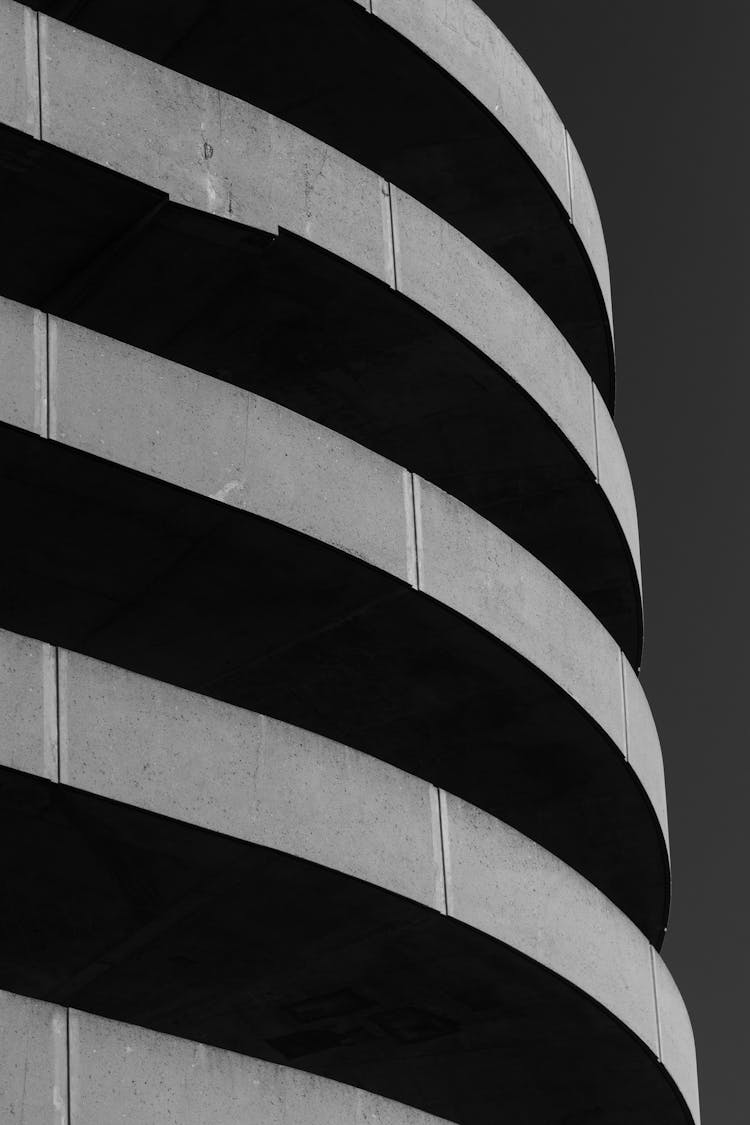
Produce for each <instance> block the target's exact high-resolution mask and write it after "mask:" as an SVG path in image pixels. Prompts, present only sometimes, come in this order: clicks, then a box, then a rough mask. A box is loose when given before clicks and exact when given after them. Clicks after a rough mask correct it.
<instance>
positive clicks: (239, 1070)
mask: <svg viewBox="0 0 750 1125" xmlns="http://www.w3.org/2000/svg"><path fill="white" fill-rule="evenodd" d="M70 1027H71V1119H72V1120H71V1125H121V1123H123V1122H127V1123H128V1125H156V1123H158V1125H209V1123H210V1125H261V1123H262V1125H302V1123H304V1125H365V1123H369V1125H376V1123H377V1125H430V1123H432V1122H438V1121H439V1120H441V1119H439V1118H436V1117H431V1116H429V1115H428V1114H426V1113H423V1112H421V1111H420V1110H417V1109H413V1108H412V1107H411V1106H406V1105H401V1104H399V1103H398V1102H393V1101H390V1100H388V1099H387V1098H382V1097H378V1096H377V1095H375V1094H370V1093H368V1092H367V1091H365V1090H358V1089H355V1088H354V1087H352V1086H345V1085H344V1084H343V1083H339V1082H333V1081H331V1080H330V1079H327V1078H319V1077H317V1076H316V1075H314V1074H305V1073H304V1072H303V1071H300V1070H295V1069H293V1068H292V1067H286V1066H277V1065H274V1064H273V1063H267V1062H261V1061H260V1060H258V1059H253V1058H248V1057H246V1056H243V1055H237V1054H234V1053H232V1052H231V1051H222V1050H219V1049H218V1048H215V1047H206V1046H204V1045H203V1044H201V1043H191V1042H188V1041H187V1040H184V1039H176V1038H174V1037H173V1036H169V1035H160V1034H158V1033H157V1032H154V1031H147V1030H145V1029H144V1028H140V1027H133V1026H132V1025H129V1024H124V1023H116V1022H114V1021H111V1020H104V1019H100V1018H98V1017H96V1016H90V1015H87V1014H86V1013H84V1012H76V1011H71V1013H70Z"/></svg>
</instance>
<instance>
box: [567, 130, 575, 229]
mask: <svg viewBox="0 0 750 1125" xmlns="http://www.w3.org/2000/svg"><path fill="white" fill-rule="evenodd" d="M565 170H566V173H567V177H568V211H569V214H570V221H571V223H574V222H575V220H574V218H573V173H572V171H571V167H570V133H569V132H568V130H567V129H566V130H565Z"/></svg>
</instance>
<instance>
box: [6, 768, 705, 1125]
mask: <svg viewBox="0 0 750 1125" xmlns="http://www.w3.org/2000/svg"><path fill="white" fill-rule="evenodd" d="M0 813H1V814H2V815H0V841H1V843H2V847H3V850H4V851H5V853H6V854H8V853H10V852H12V853H13V854H14V856H15V857H16V858H15V861H14V863H13V864H12V865H10V867H9V869H8V871H7V891H6V894H7V895H8V898H7V900H6V901H9V902H12V903H13V909H12V910H11V911H8V912H7V915H6V918H5V922H4V925H3V927H2V932H1V933H0V987H2V988H7V989H9V990H12V991H16V992H21V993H23V994H24V995H29V996H36V997H39V998H41V999H45V1000H49V1001H52V1002H55V1003H60V1004H69V1005H71V1006H74V1007H77V1008H81V1009H84V1010H85V1011H89V1012H93V1013H95V1014H98V1015H102V1016H107V1017H110V1018H114V1019H118V1020H124V1021H126V1022H128V1023H133V1024H139V1025H142V1026H146V1027H150V1028H153V1029H154V1030H157V1031H161V1032H166V1033H168V1034H173V1035H179V1036H182V1037H185V1038H188V1039H191V1040H197V1041H200V1042H205V1043H209V1044H212V1045H215V1046H218V1047H223V1048H228V1049H230V1050H233V1051H238V1052H240V1053H243V1054H249V1055H253V1056H255V1057H258V1058H263V1059H268V1060H270V1061H272V1062H280V1063H291V1064H292V1065H293V1066H295V1067H297V1068H298V1069H301V1070H306V1071H310V1072H312V1073H315V1074H320V1075H324V1076H325V1077H328V1078H333V1079H336V1080H338V1081H341V1082H346V1083H349V1084H351V1085H354V1086H358V1087H360V1088H361V1089H365V1090H371V1091H373V1092H374V1093H377V1094H382V1095H385V1096H386V1097H389V1098H393V1099H396V1100H397V1101H400V1102H405V1103H407V1104H410V1105H414V1106H417V1107H419V1108H420V1109H423V1110H426V1111H428V1112H430V1113H434V1114H437V1115H439V1116H440V1117H443V1118H447V1119H448V1120H451V1121H455V1122H459V1123H461V1125H495V1122H497V1120H498V1116H499V1115H500V1116H503V1117H504V1116H505V1115H509V1116H510V1117H511V1118H512V1119H513V1120H523V1121H524V1122H528V1123H529V1125H568V1123H569V1122H571V1121H586V1122H594V1121H596V1122H597V1123H606V1125H687V1123H688V1122H690V1120H691V1118H690V1115H689V1113H688V1111H687V1109H686V1108H685V1105H684V1102H683V1100H682V1098H681V1096H680V1094H679V1093H678V1092H677V1089H676V1087H675V1086H674V1084H673V1082H672V1081H671V1079H670V1078H669V1077H668V1075H667V1072H666V1071H665V1070H664V1068H663V1067H662V1066H661V1065H660V1064H659V1063H658V1062H657V1060H656V1057H655V1056H654V1055H653V1054H652V1053H651V1051H650V1050H649V1049H648V1048H646V1047H645V1045H644V1044H643V1043H642V1042H641V1041H640V1040H639V1039H638V1038H637V1037H636V1036H635V1035H634V1034H633V1033H632V1032H630V1031H629V1030H627V1029H626V1028H625V1027H624V1026H623V1025H622V1024H621V1023H619V1022H618V1021H617V1020H616V1019H615V1018H614V1017H613V1016H611V1015H610V1014H608V1013H607V1012H606V1010H605V1009H604V1008H602V1007H600V1006H599V1005H598V1004H597V1003H595V1002H594V1001H593V1000H591V999H590V998H588V997H586V996H585V995H584V994H583V993H581V992H579V991H578V990H577V989H575V988H574V987H573V986H571V985H570V984H568V983H566V982H565V981H564V980H563V979H562V978H561V977H559V976H557V975H556V974H554V973H551V972H549V971H547V970H545V969H543V968H542V967H541V966H540V965H538V964H537V963H536V962H534V961H532V960H529V959H527V958H526V957H524V956H522V955H521V954H519V953H517V952H515V951H514V950H513V949H511V948H510V947H509V946H507V945H504V944H503V943H501V942H499V941H496V940H495V939H492V938H490V937H488V936H487V935H485V934H482V933H481V932H480V931H477V930H474V929H472V928H470V927H468V926H466V925H464V924H462V923H460V922H457V921H455V920H453V919H450V918H447V917H446V916H444V915H442V914H439V913H437V912H436V911H434V910H431V909H429V908H427V907H424V906H420V905H418V904H415V903H414V902H412V901H411V900H409V899H406V898H402V897H400V896H398V895H395V894H391V893H389V892H387V891H383V890H381V889H379V888H377V887H374V886H372V885H371V884H369V883H365V882H361V881H360V880H357V879H354V878H351V877H349V876H346V875H341V874H339V873H337V872H334V871H332V870H330V869H328V868H325V867H321V866H318V865H317V864H314V863H310V862H309V861H306V860H302V859H297V858H294V857H292V856H289V855H286V854H284V853H282V852H276V851H273V850H270V849H267V848H263V847H260V846H258V845H253V844H247V843H243V842H239V841H237V840H234V839H231V838H230V837H227V836H222V835H219V834H217V833H211V832H207V831H204V830H200V829H196V828H193V827H191V826H189V825H186V824H184V823H182V822H180V821H176V820H172V819H168V818H166V817H159V816H156V815H154V814H151V813H146V812H142V811H140V810H137V809H134V808H132V807H131V806H128V805H123V804H119V803H118V802H114V801H109V800H105V799H104V798H100V797H94V796H91V795H89V794H86V793H84V792H81V791H79V790H76V789H72V788H68V787H66V786H62V785H56V784H53V783H51V782H48V781H45V780H43V779H40V778H35V777H32V776H31V775H28V774H23V773H18V772H16V771H13V770H9V769H5V768H3V769H0ZM52 920H54V923H52Z"/></svg>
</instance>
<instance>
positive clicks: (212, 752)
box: [0, 633, 694, 1102]
mask: <svg viewBox="0 0 750 1125" xmlns="http://www.w3.org/2000/svg"><path fill="white" fill-rule="evenodd" d="M2 658H3V660H2V663H3V670H4V676H3V688H4V691H6V692H7V695H8V699H9V700H10V701H11V702H12V703H13V705H14V706H13V711H12V714H10V715H7V717H6V732H7V734H6V738H5V740H4V744H3V747H2V758H1V759H0V761H1V762H2V764H3V765H6V766H12V767H13V769H15V770H18V769H20V770H23V771H25V772H27V773H31V774H34V775H36V776H38V777H40V778H42V777H47V778H51V779H53V780H54V781H57V780H58V779H59V781H60V782H62V783H63V784H64V785H72V786H75V788H76V789H77V790H80V791H82V792H88V793H93V794H97V795H98V796H100V797H106V798H109V799H111V800H115V801H118V802H124V804H123V809H124V808H125V807H130V806H134V807H137V808H142V809H146V810H148V811H150V812H153V813H158V814H160V815H162V816H168V817H170V818H177V819H179V820H181V821H184V822H188V823H190V824H193V825H196V826H199V827H200V828H202V829H206V830H209V831H213V832H216V831H220V832H221V833H224V834H229V835H231V836H233V837H236V838H238V839H240V840H245V841H247V842H249V843H253V844H256V845H260V846H262V847H265V848H272V849H274V850H277V851H282V852H284V853H290V854H291V855H294V856H298V857H300V858H302V859H305V860H311V861H313V862H314V863H315V864H323V865H325V866H326V867H329V868H332V869H335V870H338V871H341V872H342V873H343V874H345V875H348V876H354V877H355V878H357V879H360V880H365V881H367V882H368V883H373V884H375V885H377V886H381V887H384V888H385V889H387V890H389V891H394V892H396V893H397V894H399V895H405V896H408V897H409V898H411V899H414V900H416V901H417V902H420V903H422V904H424V905H425V906H428V907H430V908H431V909H432V910H434V911H439V912H440V913H444V914H446V915H448V917H452V918H454V919H457V920H459V921H461V922H464V923H466V924H468V925H470V926H472V927H475V928H477V929H480V930H482V931H484V932H485V933H487V934H488V935H491V936H492V937H493V938H496V939H498V940H499V941H501V942H503V943H505V944H506V945H508V946H510V947H511V948H513V949H515V950H517V951H519V952H521V953H523V954H524V955H525V956H526V957H529V958H531V959H533V960H534V961H535V962H538V963H539V964H540V965H543V966H545V967H546V968H547V969H549V970H551V971H552V972H554V973H556V974H558V975H559V976H560V977H562V978H563V979H564V980H566V981H568V982H569V983H570V984H572V985H574V986H575V987H576V988H577V989H580V990H582V991H583V992H585V993H586V994H587V995H588V996H590V997H591V998H593V999H595V1000H596V1001H597V1002H598V1003H600V1004H602V1005H603V1006H604V1007H605V1008H607V1010H608V1011H610V1012H611V1013H612V1014H613V1015H615V1016H616V1017H617V1019H619V1020H621V1021H622V1022H623V1023H624V1024H625V1025H626V1026H627V1027H629V1028H630V1029H631V1030H632V1031H633V1032H635V1034H637V1035H638V1036H639V1037H640V1038H641V1039H642V1040H643V1041H644V1042H645V1043H646V1044H647V1045H648V1047H649V1048H650V1050H651V1051H652V1052H653V1053H654V1054H655V1055H658V1056H659V1057H660V1058H661V1060H662V1061H663V1063H664V1065H665V1066H666V1067H667V1069H668V1070H669V1071H670V1073H672V1075H673V1077H674V1078H675V1080H676V1081H678V1083H680V1085H681V1087H682V1088H683V1093H684V1094H685V1097H686V1098H687V1100H688V1101H689V1102H691V1098H692V1096H693V1095H692V1086H691V1082H694V1073H693V1072H694V1062H693V1061H691V1060H692V1054H691V1052H692V1045H691V1044H692V1040H691V1038H690V1028H689V1022H687V1017H686V1015H685V1012H684V1007H683V1006H682V1003H681V1000H680V998H679V995H678V994H677V993H676V990H675V989H674V985H673V984H672V983H671V980H670V978H669V977H668V975H665V974H666V971H665V970H664V968H663V966H661V962H660V960H659V958H658V957H656V956H655V954H654V952H653V950H651V949H650V948H649V945H648V942H647V941H646V939H645V938H643V936H642V935H641V934H640V933H639V932H638V931H637V930H636V928H635V927H634V926H633V925H632V924H631V923H630V922H628V920H627V919H626V918H624V917H623V916H622V915H621V914H620V913H619V911H617V910H616V908H615V907H614V906H613V905H612V904H611V903H610V902H608V900H607V899H605V898H604V896H602V895H601V894H600V893H598V892H597V891H595V890H594V888H593V887H591V886H590V885H589V884H587V883H586V882H585V880H583V879H582V878H581V877H580V876H578V875H577V874H576V873H575V872H573V871H572V870H571V869H570V868H568V867H567V866H566V865H565V864H563V863H561V862H560V861H559V860H557V859H555V857H553V856H551V855H549V853H547V852H545V851H544V850H543V849H542V848H540V847H538V846H537V845H535V844H533V843H532V842H531V841H530V840H528V839H526V838H525V837H523V836H522V835H521V834H520V833H518V832H516V831H514V830H513V829H511V828H509V827H508V826H507V825H504V824H502V823H501V822H499V821H497V820H495V819H494V818H492V817H490V816H488V815H487V814H486V813H482V812H481V811H480V810H478V809H476V808H473V807H472V806H470V805H468V804H466V803H465V802H463V801H460V800H459V799H457V798H456V797H453V796H451V795H450V794H446V793H445V792H440V791H438V790H436V789H434V787H432V786H431V785H429V784H427V783H426V782H424V781H421V780H420V779H418V778H414V777H410V776H409V775H406V774H403V773H402V772H401V771H399V770H395V769H393V768H392V767H389V766H386V765H384V764H383V763H380V762H376V761H374V760H372V759H371V758H368V757H367V756H364V755H360V754H357V753H356V752H354V751H351V750H349V749H348V748H346V747H343V746H340V745H337V744H335V743H332V742H330V741H329V740H326V739H321V738H319V737H316V736H314V735H311V734H309V733H307V732H304V731H299V730H295V728H293V727H290V726H288V725H287V724H283V723H279V722H274V721H273V720H268V719H266V718H264V717H263V716H259V715H254V714H251V713H248V712H246V711H243V710H240V709H238V708H233V707H229V706H227V705H225V704H222V703H219V702H217V701H215V700H211V699H207V698H205V697H202V696H197V695H195V694H193V693H190V692H185V691H181V690H179V689H177V688H174V687H171V686H169V685H166V684H163V683H158V682H156V681H153V680H149V679H146V678H145V677H142V676H138V675H135V674H133V673H129V672H125V671H123V670H122V669H118V668H115V667H113V666H111V665H106V664H102V663H101V662H97V661H92V660H90V659H87V658H85V657H82V656H80V655H77V654H75V653H70V652H65V651H59V652H57V653H55V652H54V651H52V650H50V648H49V646H46V645H42V644H41V643H40V642H35V641H31V640H29V639H26V638H21V637H16V636H14V635H12V634H7V633H6V634H3V635H2ZM4 710H6V709H5V708H4ZM7 720H10V721H7ZM209 761H210V762H211V768H210V769H207V768H206V764H207V762H209ZM5 783H6V787H7V778H6V779H5ZM16 791H18V792H22V791H23V790H22V789H21V790H19V789H18V787H17V786H16V789H14V790H12V792H13V793H15V792H16ZM29 792H31V793H32V797H33V791H32V790H29ZM11 803H12V805H13V807H14V808H17V807H19V804H20V807H21V808H24V809H31V808H33V807H34V800H33V799H31V798H29V799H27V800H23V801H20V802H19V800H18V797H15V799H14V800H12V802H11ZM3 804H4V805H6V809H7V798H6V799H5V800H3ZM84 807H85V806H84ZM14 815H15V814H14ZM22 815H32V816H33V815H34V814H33V813H31V814H29V813H24V814H22ZM37 815H38V814H37ZM12 819H13V816H11V820H12ZM9 829H10V830H11V831H13V830H14V829H13V825H12V824H11V825H9ZM35 831H37V832H38V833H39V835H40V836H41V837H44V831H45V830H44V828H43V826H41V822H40V825H39V826H38V827H37V829H35ZM103 831H104V833H105V835H106V829H104V828H103V827H102V826H100V828H99V829H98V830H97V831H96V832H95V833H94V834H93V836H92V839H94V840H95V841H98V842H97V843H96V850H97V851H98V852H101V851H103V852H104V854H109V852H111V850H112V849H111V846H108V847H107V848H105V847H104V836H102V832H103ZM139 838H140V839H142V840H143V841H144V843H143V847H144V848H146V850H147V851H148V847H149V845H148V844H147V838H146V835H144V834H143V833H142V832H141V833H139ZM200 839H202V837H201V838H200ZM56 840H57V844H56V848H55V850H57V851H58V852H59V853H60V855H61V856H65V855H66V848H67V847H68V845H66V844H65V834H64V832H63V833H61V834H59V835H58V836H57V837H56ZM191 846H192V845H191ZM195 846H199V841H198V843H197V844H196V845H195ZM40 847H41V844H40ZM31 850H32V851H33V849H31ZM41 850H42V852H43V853H45V854H47V853H48V849H47V848H46V847H44V848H42V849H41ZM183 853H184V849H183ZM175 854H176V853H175ZM184 854H187V853H184ZM73 861H74V857H73V856H70V857H68V858H67V859H64V860H63V863H64V864H65V863H72V862H73ZM154 862H155V861H154ZM77 863H78V864H79V868H80V871H79V874H81V872H84V873H85V871H86V870H87V861H85V859H83V858H81V856H78V860H77ZM21 866H23V863H21ZM32 866H33V861H32ZM120 866H122V861H121V863H120ZM33 875H34V878H30V879H28V880H26V882H27V883H28V885H29V886H30V887H32V888H33V887H36V886H38V885H39V879H40V874H39V872H38V871H34V872H33ZM92 877H95V878H98V876H87V877H86V878H85V879H83V882H84V885H87V886H88V885H90V882H91V878H92ZM304 878H305V880H306V881H308V882H309V880H311V879H312V878H313V875H312V873H310V875H308V876H304ZM127 882H129V880H128V881H126V885H127ZM249 885H251V884H249ZM97 894H100V892H97ZM107 894H111V891H107V890H106V888H104V889H103V890H102V891H101V894H100V897H101V911H102V914H103V916H104V917H107V910H105V909H104V903H105V902H106V901H107V898H106V896H107ZM340 894H341V895H342V896H343V897H344V898H345V897H346V894H347V890H346V885H344V884H342V888H341V891H340ZM31 897H32V899H33V898H34V897H35V895H34V893H32V896H31ZM27 912H28V908H27ZM167 913H168V914H169V911H168V912H167ZM21 914H22V916H23V918H24V921H23V928H24V930H25V932H27V933H28V934H33V933H34V931H35V926H34V924H33V917H32V915H33V911H32V914H29V916H28V917H26V916H25V915H24V913H23V908H21ZM16 924H20V923H18V922H17V923H16ZM138 924H139V923H137V915H136V920H134V921H133V922H128V923H125V925H126V929H127V926H128V925H135V926H136V929H137V928H138ZM140 924H142V923H140ZM149 924H150V925H151V926H152V928H153V925H154V923H149ZM89 926H93V927H94V929H96V923H95V922H94V921H93V919H92V920H91V921H90V923H89ZM11 932H12V931H11ZM102 932H103V933H104V931H102ZM120 940H121V941H122V940H123V938H122V937H121V938H120ZM134 940H135V938H133V939H132V940H131V939H128V938H127V937H126V936H125V939H124V946H123V949H124V951H125V952H124V953H123V956H124V957H125V958H126V962H125V969H126V970H127V964H128V963H129V962H128V961H127V956H128V955H127V950H128V949H129V947H130V945H132V941H134ZM68 942H69V938H66V936H65V927H64V926H63V927H62V928H61V931H60V935H59V947H58V950H57V956H58V958H59V959H61V961H62V963H63V964H67V963H69V962H68V961H67V960H66V955H65V950H66V949H67V948H68V944H67V943H68ZM102 942H103V944H104V945H106V940H104V939H99V940H98V943H97V942H95V947H96V948H100V947H102ZM230 947H231V945H228V948H230ZM30 949H31V952H30V953H24V954H22V955H21V962H22V963H26V964H31V965H33V963H34V957H35V954H34V952H33V949H34V941H33V940H31V942H30ZM68 956H69V955H68ZM129 956H130V957H133V956H135V952H134V951H131V953H130V954H129ZM82 957H84V951H83V947H82V946H81V943H80V941H79V942H78V943H77V952H76V958H77V959H78V962H79V963H80V961H81V958H82ZM0 960H2V962H3V965H4V974H5V977H6V980H7V978H8V975H9V974H11V975H12V974H14V973H16V974H17V973H19V971H20V965H19V954H18V953H16V954H15V955H14V953H13V944H12V942H11V946H10V951H9V950H8V948H7V946H6V947H5V948H1V949H0ZM99 961H102V957H101V956H100V957H99ZM121 961H122V957H120V956H119V955H118V956H116V957H114V959H112V958H111V957H109V956H108V955H104V957H103V963H104V964H105V965H106V964H108V963H110V962H111V964H112V966H113V971H114V972H115V973H117V971H118V970H117V969H116V968H114V967H115V966H117V965H118V964H119V963H120V962H121ZM135 964H136V965H137V964H138V962H137V961H136V962H135ZM26 971H27V973H28V969H27V970H26ZM101 971H102V970H98V971H97V975H101ZM109 971H110V970H109V969H106V968H105V970H104V972H105V981H104V983H105V988H104V992H103V993H96V994H95V995H92V994H90V993H89V1003H92V1004H94V1005H95V1007H96V1010H99V1011H102V1012H103V1013H104V1014H109V1015H114V1016H117V1015H118V1014H120V1013H119V1011H118V1007H117V1003H116V1001H115V1000H114V999H111V1000H107V999H106V997H107V996H114V995H115V994H114V993H113V992H112V988H111V987H109V986H107V984H106V973H107V972H109ZM123 971H125V970H123ZM128 971H129V970H128ZM456 971H457V970H456ZM654 974H656V975H655V976H654ZM78 977H80V978H81V979H80V981H79V984H78V986H77V987H78V988H79V989H80V988H81V987H83V988H84V993H83V994H80V993H76V994H75V995H76V996H79V995H86V992H85V989H86V987H88V985H87V984H86V982H87V981H90V979H91V977H90V974H88V973H87V972H86V971H84V972H83V975H82V977H81V973H80V972H79V974H78ZM28 979H29V978H28V977H24V978H22V983H24V985H25V987H24V989H23V990H24V991H29V987H28V984H27V983H26V982H27V980H28ZM33 979H36V980H39V981H42V982H43V981H45V980H46V977H45V972H44V970H43V968H40V969H39V970H37V974H36V976H35V977H34V978H33ZM55 979H57V980H59V984H57V985H56V986H55V987H56V988H57V989H58V990H59V989H60V988H66V989H68V987H69V986H68V985H64V984H63V981H64V979H65V978H64V974H63V972H62V970H59V971H57V970H56V977H55ZM73 979H74V980H75V979H76V974H74V975H73ZM38 987H39V988H40V989H41V991H40V992H38V993H37V994H39V995H45V992H46V989H47V987H48V986H47V985H44V984H40V985H39V986H38ZM70 987H72V986H70ZM31 991H32V992H33V991H34V990H33V988H32V989H31ZM58 995H59V991H58ZM102 997H104V998H105V999H102ZM73 1002H76V1003H80V1000H78V999H73ZM102 1004H103V1005H104V1007H102V1006H101V1005H102ZM153 1010H154V1011H158V1010H159V1005H158V1004H157V1005H156V1007H155V1008H154V1009H153ZM130 1018H135V1017H134V1016H132V1015H131V1017H130ZM141 1018H144V1017H141ZM184 1019H186V1020H189V1019H190V1017H189V1014H186V1015H185V1016H184ZM145 1021H146V1022H147V1023H149V1018H148V1016H145ZM138 1022H140V1019H138ZM582 1022H583V1024H584V1025H585V1022H586V1021H585V1019H584V1020H583V1021H582ZM151 1026H157V1027H159V1026H161V1025H160V1023H159V1021H158V1019H157V1020H156V1022H155V1023H154V1022H151ZM181 1026H182V1025H181ZM181 1033H184V1034H187V1035H188V1036H189V1037H191V1038H195V1037H196V1036H195V1035H194V1027H193V1025H192V1024H190V1023H187V1024H185V1025H184V1027H182V1032H181ZM217 1034H219V1033H218V1032H217ZM222 1034H223V1033H222ZM536 1035H537V1030H536V1029H535V1030H534V1032H533V1036H532V1041H533V1040H534V1038H535V1037H536ZM625 1043H626V1040H625V1041H623V1050H625V1051H626V1047H625ZM251 1053H252V1052H251ZM626 1053H627V1051H626ZM303 1065H306V1066H309V1065H312V1068H313V1069H315V1063H314V1062H312V1063H311V1062H310V1061H309V1060H303ZM613 1096H614V1092H613Z"/></svg>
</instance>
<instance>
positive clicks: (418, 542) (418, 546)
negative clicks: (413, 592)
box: [409, 473, 422, 590]
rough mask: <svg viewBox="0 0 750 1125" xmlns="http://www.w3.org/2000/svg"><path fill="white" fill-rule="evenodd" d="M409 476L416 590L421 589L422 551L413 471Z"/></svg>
mask: <svg viewBox="0 0 750 1125" xmlns="http://www.w3.org/2000/svg"><path fill="white" fill-rule="evenodd" d="M409 476H410V477H411V514H412V520H413V522H414V576H415V578H416V582H417V590H421V589H422V568H421V565H420V558H419V556H420V554H421V551H422V536H421V534H420V531H419V519H418V514H417V495H416V493H417V482H416V480H415V478H414V473H409Z"/></svg>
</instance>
